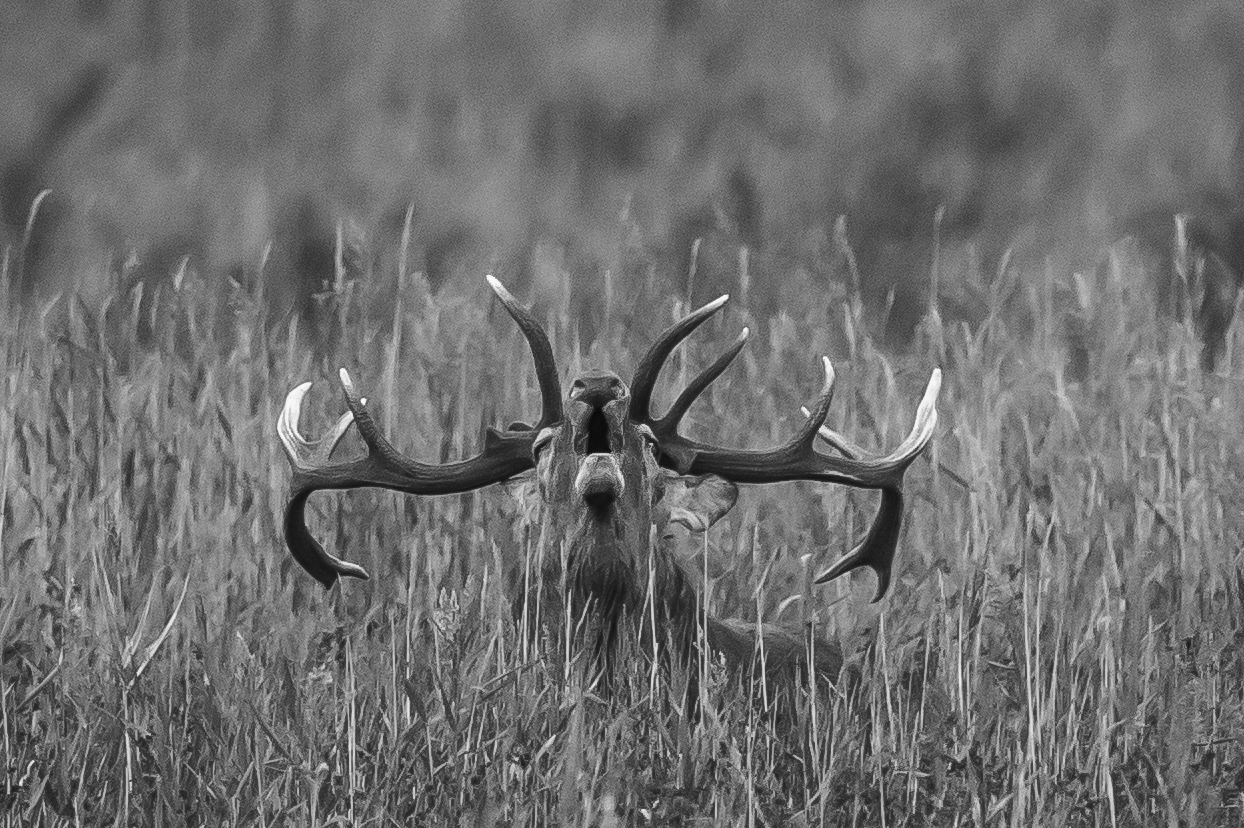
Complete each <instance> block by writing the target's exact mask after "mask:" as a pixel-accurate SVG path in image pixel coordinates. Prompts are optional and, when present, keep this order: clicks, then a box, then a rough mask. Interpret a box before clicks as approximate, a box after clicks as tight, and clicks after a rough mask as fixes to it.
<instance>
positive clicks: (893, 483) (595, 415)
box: [277, 276, 941, 656]
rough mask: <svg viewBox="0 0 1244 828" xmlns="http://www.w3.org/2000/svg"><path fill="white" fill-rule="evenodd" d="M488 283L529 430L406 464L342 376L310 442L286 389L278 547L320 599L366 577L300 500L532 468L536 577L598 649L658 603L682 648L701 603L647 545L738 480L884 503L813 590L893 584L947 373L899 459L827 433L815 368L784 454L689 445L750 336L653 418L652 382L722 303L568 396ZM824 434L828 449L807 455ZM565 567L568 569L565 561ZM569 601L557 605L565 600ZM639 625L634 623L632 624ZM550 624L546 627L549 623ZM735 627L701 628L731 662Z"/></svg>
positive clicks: (546, 356)
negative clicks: (809, 486) (906, 507)
mask: <svg viewBox="0 0 1244 828" xmlns="http://www.w3.org/2000/svg"><path fill="white" fill-rule="evenodd" d="M487 278H488V283H489V285H490V286H491V287H492V290H493V292H494V293H496V295H497V297H498V298H499V299H500V301H501V303H502V305H504V307H505V309H506V310H507V311H508V312H509V314H510V316H511V317H513V319H514V321H515V322H517V323H518V326H519V328H520V329H521V330H522V332H523V335H524V336H525V338H526V340H527V343H528V345H529V346H530V348H531V352H532V356H533V357H534V359H535V365H536V377H537V380H538V382H539V386H540V399H541V415H540V419H539V421H538V422H537V423H536V424H535V425H534V426H531V427H528V426H525V425H522V424H516V425H515V426H511V428H510V429H509V430H507V431H498V430H496V429H489V430H488V431H487V433H486V436H485V440H484V447H483V450H482V451H481V452H480V453H479V454H478V455H476V456H475V457H472V458H470V459H466V460H462V461H460V462H456V463H448V464H444V465H437V464H428V463H421V462H418V461H416V460H412V459H410V458H408V457H405V456H404V455H402V454H401V453H400V452H398V451H397V450H396V449H395V448H394V447H393V446H392V444H390V443H389V441H388V440H387V439H386V438H385V437H384V435H383V434H381V433H380V430H379V429H378V428H377V426H376V423H375V421H374V420H373V419H372V417H371V414H370V412H369V411H368V408H367V405H366V400H365V399H363V398H362V397H360V396H359V394H358V392H357V391H356V390H355V387H354V383H353V382H352V380H351V378H350V375H349V374H348V373H346V371H345V370H344V369H342V371H341V386H342V389H343V391H344V393H345V402H346V406H347V408H348V409H349V410H348V411H347V412H346V413H345V414H343V415H342V416H341V418H340V419H339V420H338V421H337V423H336V425H335V426H334V427H333V428H332V429H330V430H329V432H328V433H327V434H326V435H325V436H324V437H322V438H321V439H319V440H317V441H309V440H307V439H305V438H304V437H303V436H302V435H301V434H300V432H299V429H298V423H299V419H300V414H301V408H302V401H303V398H304V397H305V395H306V393H307V391H308V389H309V388H310V387H311V384H310V383H304V384H302V385H300V386H298V387H297V388H295V389H294V390H293V391H291V392H290V393H289V396H288V397H287V399H286V401H285V408H284V410H283V411H282V412H281V415H280V418H279V419H278V421H277V432H278V434H279V435H280V438H281V443H282V444H283V445H284V447H285V451H286V454H287V455H288V456H289V461H290V463H291V464H292V466H293V470H294V476H293V481H292V484H291V491H290V496H289V502H288V505H287V507H286V512H285V540H286V544H287V545H288V547H289V550H290V552H291V553H292V554H293V556H294V558H295V560H297V561H298V563H299V564H301V565H302V567H303V568H304V569H306V570H307V572H309V573H310V574H311V575H312V576H314V577H315V578H316V579H317V580H318V581H319V582H320V583H322V584H323V585H324V586H325V587H331V586H332V585H333V584H334V583H335V582H336V581H337V579H338V578H339V577H341V576H343V575H344V576H349V577H354V578H366V577H368V576H367V572H366V571H365V570H364V569H363V568H362V567H360V566H357V565H355V564H352V563H349V562H347V561H344V560H341V559H340V558H337V557H334V556H333V555H331V554H329V553H328V552H327V551H326V550H325V549H324V547H323V546H322V545H321V544H320V543H319V542H318V541H317V540H316V539H315V538H314V537H313V536H312V535H311V533H310V532H309V531H308V529H307V526H306V523H305V514H304V511H305V507H306V502H307V498H308V497H309V496H310V495H311V494H312V493H313V492H315V491H318V490H322V489H350V488H356V487H362V486H374V487H380V488H386V489H393V490H396V491H400V492H406V493H408V494H414V495H442V494H453V493H458V492H466V491H470V490H473V489H478V488H481V487H484V486H488V485H490V484H493V483H498V482H501V481H504V480H507V479H509V478H513V477H515V476H517V475H520V474H522V473H523V472H527V471H529V470H533V469H534V475H532V476H531V478H530V484H529V485H531V486H533V487H534V488H535V489H536V491H537V492H538V498H539V501H540V504H541V508H540V522H541V526H540V532H541V536H542V537H544V538H545V539H546V542H547V544H546V545H547V546H548V547H550V548H551V550H552V554H549V555H547V556H545V568H544V573H543V574H544V577H545V580H546V583H549V584H550V585H551V586H557V585H558V584H564V585H565V586H566V587H567V588H568V589H569V590H570V591H572V593H573V601H574V610H575V612H576V614H577V615H579V614H582V615H587V616H591V619H592V621H593V625H594V626H595V628H596V629H597V630H598V631H599V632H600V633H601V636H602V637H601V638H599V639H598V644H602V645H603V646H604V647H606V648H608V647H610V646H611V645H612V641H613V636H614V632H615V631H616V624H617V620H618V619H619V618H620V617H621V615H622V614H623V613H624V611H625V610H627V609H630V610H632V611H634V610H638V609H640V608H642V607H644V606H645V604H644V601H645V600H648V601H651V608H652V615H653V616H654V617H659V620H660V621H664V622H666V623H672V624H673V625H674V629H675V630H676V637H678V638H680V639H682V640H683V642H684V643H685V642H686V640H687V639H688V638H689V633H688V631H689V630H694V625H695V622H696V618H697V617H698V615H697V614H698V611H699V610H698V608H699V603H698V599H697V597H696V595H695V592H694V590H693V589H692V588H691V586H690V584H691V583H692V579H691V578H689V577H686V576H685V575H684V574H683V573H682V572H681V570H680V569H679V567H678V564H677V563H676V561H675V560H674V559H673V555H672V553H671V552H669V551H668V550H667V549H665V548H664V547H662V546H661V545H660V544H659V543H654V542H653V540H652V538H653V534H654V533H653V532H652V527H653V526H654V524H658V523H661V522H662V521H674V522H681V523H684V524H686V525H687V526H689V527H691V528H692V529H704V528H706V527H707V526H709V525H711V524H712V523H713V522H714V521H716V520H717V519H718V518H720V517H721V516H722V515H723V514H724V513H725V512H726V511H727V510H728V509H729V508H730V507H731V506H732V505H733V503H734V499H735V494H736V488H735V484H737V483H778V482H783V481H791V480H814V481H820V482H826V483H841V484H846V485H848V486H856V487H860V488H866V489H876V490H879V491H880V493H881V498H880V505H879V507H878V511H877V515H876V517H875V518H874V520H873V523H872V527H871V528H870V529H869V531H868V533H867V535H866V536H865V538H864V540H863V542H862V543H860V545H859V546H858V547H856V549H855V550H854V551H852V552H851V553H850V554H848V555H847V556H845V557H844V558H842V559H841V560H840V561H838V562H837V563H836V564H834V565H833V566H832V567H830V568H829V569H828V570H826V571H825V572H823V573H822V574H821V575H820V576H819V577H818V578H817V579H816V580H817V583H823V582H825V581H828V580H830V579H832V578H836V577H838V576H839V575H842V574H844V573H846V572H849V571H851V570H854V569H856V568H859V567H865V566H866V567H870V568H871V569H873V571H874V572H875V573H876V575H877V592H876V595H875V597H874V599H873V600H874V601H876V600H880V599H881V598H882V597H883V596H884V595H885V593H886V591H887V589H888V587H889V583H890V570H891V566H892V563H893V560H894V553H895V549H896V547H897V544H898V539H899V530H900V526H901V521H902V515H903V474H904V472H905V471H906V469H907V467H908V466H909V465H910V464H911V462H912V461H913V460H915V458H916V457H917V456H919V454H920V452H921V451H922V450H923V449H924V447H925V446H926V445H927V444H928V442H929V440H930V439H931V438H932V436H933V431H934V428H935V426H936V424H937V409H936V403H937V395H938V391H939V389H940V386H941V372H940V370H939V369H934V370H933V373H932V376H931V377H930V379H929V384H928V387H927V388H926V390H925V393H924V399H923V400H922V401H921V403H920V405H919V408H918V409H917V413H916V419H915V425H914V426H913V428H912V430H911V433H910V434H909V435H908V436H907V439H905V440H904V441H903V443H902V444H901V445H900V446H899V447H898V448H897V449H896V450H895V451H894V452H892V453H890V454H888V455H885V456H870V455H869V454H868V453H867V452H865V451H864V450H862V449H860V448H859V447H858V446H856V445H854V444H853V443H852V442H851V441H849V440H848V439H847V438H845V437H844V436H842V435H841V434H838V433H837V432H834V431H832V430H830V429H829V428H827V427H825V425H824V422H825V418H826V415H827V414H828V413H829V406H830V401H831V398H832V393H833V381H834V371H833V366H832V365H831V364H830V362H829V360H828V359H824V360H823V364H824V370H825V384H824V387H823V389H822V390H821V395H820V397H819V399H818V400H817V401H816V403H815V404H814V405H813V406H812V408H811V410H810V411H809V412H808V413H807V420H806V421H805V422H804V423H803V425H802V427H801V428H800V429H799V431H798V433H796V434H795V435H794V436H793V437H792V438H791V440H790V441H789V442H787V443H785V444H784V445H781V446H778V447H777V448H772V449H765V450H751V449H734V448H726V447H722V446H717V445H713V444H710V443H703V442H699V441H697V440H692V439H690V438H688V437H686V436H684V435H682V434H679V432H678V425H679V423H680V421H681V420H682V418H683V416H684V415H685V414H686V412H687V410H688V409H689V408H690V407H691V405H692V403H693V402H694V401H695V400H696V399H697V398H698V397H699V396H700V394H702V393H703V392H704V390H705V389H706V388H707V387H708V386H709V384H710V383H712V382H713V380H715V379H716V378H717V377H718V376H720V374H721V373H722V372H723V371H724V370H725V369H726V367H727V366H728V365H729V364H730V363H731V362H732V361H733V360H734V358H735V357H736V356H738V354H739V352H740V351H741V350H742V348H743V346H744V344H745V343H746V341H747V333H748V332H747V329H746V328H744V329H743V332H742V334H741V335H740V336H739V337H738V339H736V340H735V342H734V344H733V345H732V346H731V347H730V348H728V349H727V350H726V351H725V353H723V354H722V355H721V356H720V357H719V358H718V359H717V360H716V361H715V362H713V364H712V365H710V366H709V367H708V368H707V369H705V370H704V371H703V372H702V373H700V374H699V375H698V376H696V377H695V378H694V379H693V380H692V381H691V383H690V384H689V385H688V386H687V387H686V389H684V390H683V391H682V393H680V394H679V395H678V397H677V398H676V399H675V401H674V403H673V404H672V405H671V406H670V408H669V410H668V411H667V412H666V413H665V414H664V415H662V416H660V417H657V416H655V415H654V414H653V413H652V411H651V407H652V393H653V387H654V385H655V383H656V379H657V376H658V374H659V373H660V371H661V368H662V366H663V365H664V364H665V361H666V359H667V358H668V357H669V355H670V353H671V352H672V351H673V349H674V348H675V347H676V346H677V345H678V344H679V343H680V342H682V340H684V339H685V338H686V337H687V336H688V335H690V334H691V333H692V332H693V331H694V330H695V329H696V328H698V327H699V326H700V325H701V324H703V323H704V322H705V320H707V319H708V318H709V317H711V316H712V315H713V314H715V313H716V312H717V311H718V310H720V309H721V307H722V306H723V305H724V304H725V303H726V301H727V298H728V297H725V296H723V297H721V298H719V299H717V300H715V301H713V302H710V303H709V304H707V305H705V306H704V307H702V308H700V309H699V310H697V311H695V312H694V313H692V314H691V315H689V316H687V317H686V318H684V319H682V320H680V321H679V322H677V323H675V324H674V325H673V326H671V327H670V328H669V329H668V330H666V331H665V332H664V333H663V334H662V335H661V336H660V337H659V338H658V339H657V341H656V342H655V343H654V344H653V345H652V347H651V348H649V349H648V352H647V353H646V354H645V355H644V357H643V358H642V359H641V360H640V362H639V367H638V368H637V369H636V371H635V375H634V377H633V378H632V380H631V382H630V384H629V385H627V384H626V383H625V382H623V381H622V379H621V378H619V377H618V376H617V375H615V374H613V373H609V372H601V371H593V372H588V373H584V374H582V375H580V376H579V377H577V378H576V379H574V380H573V382H572V383H571V385H570V390H569V392H568V393H566V394H565V396H564V397H563V394H562V389H561V383H560V381H559V379H558V372H557V368H556V365H555V363H554V360H553V353H552V349H551V347H550V345H549V339H548V336H547V335H546V334H545V332H544V330H543V329H542V328H541V327H540V325H539V323H538V322H537V321H536V319H535V317H533V316H532V315H531V313H530V312H529V311H528V310H527V309H526V308H524V307H523V306H521V305H520V304H519V303H518V302H517V301H515V299H514V297H513V296H511V295H510V293H509V291H507V290H506V289H505V288H504V287H503V286H502V285H501V283H500V282H498V281H497V280H496V279H494V278H492V277H491V276H489V277H487ZM351 423H353V424H354V425H355V426H356V427H357V428H358V431H359V434H360V436H361V437H362V439H363V442H364V443H365V444H366V446H367V455H366V456H365V457H362V458H359V459H355V460H349V461H342V462H334V461H333V459H332V454H333V451H334V449H335V448H336V446H337V444H338V443H339V442H340V440H341V438H342V437H343V436H344V435H345V433H346V431H347V430H348V429H349V427H350V425H351ZM818 436H819V437H820V439H822V440H823V441H824V442H825V443H826V444H828V446H829V447H830V448H831V449H832V450H833V451H834V453H832V454H831V453H824V452H822V451H820V450H818V449H817V448H816V446H815V445H814V443H815V441H816V440H817V438H818ZM562 561H564V562H565V570H564V571H563V570H562V569H561V568H560V567H561V562H562ZM567 597H568V596H561V598H562V599H565V598H567ZM636 614H637V613H636ZM552 615H553V614H546V616H545V617H552ZM738 630H739V625H737V624H736V625H731V624H730V623H729V622H722V621H716V620H714V619H709V629H708V631H707V632H708V639H709V643H710V644H712V645H714V646H718V647H719V648H721V649H725V650H727V651H738V650H741V649H746V650H747V652H735V653H734V654H736V655H740V656H747V655H749V654H750V647H746V648H745V647H743V646H742V645H741V644H740V633H739V632H738Z"/></svg>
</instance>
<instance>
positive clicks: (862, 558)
mask: <svg viewBox="0 0 1244 828" xmlns="http://www.w3.org/2000/svg"><path fill="white" fill-rule="evenodd" d="M941 389H942V369H941V368H934V369H933V373H932V374H931V375H930V376H929V384H928V385H927V386H925V389H924V397H923V398H922V399H921V400H920V405H919V406H918V407H917V409H916V417H915V422H914V423H913V425H912V428H911V432H910V433H908V435H907V437H906V439H904V440H903V442H902V443H900V444H899V447H898V448H897V449H895V450H894V451H893V452H891V453H890V454H889V455H887V456H886V457H883V458H879V459H878V460H877V461H875V462H877V463H878V464H879V465H880V464H897V463H902V464H904V465H905V464H906V463H910V462H911V461H912V460H914V459H915V458H916V457H917V456H919V454H920V452H922V451H924V448H925V446H927V445H928V444H929V440H931V439H932V438H933V431H934V430H935V429H936V428H937V396H938V394H939V393H941ZM809 422H811V420H809ZM818 431H819V433H820V436H821V437H822V439H825V440H826V441H827V442H829V443H830V445H833V446H834V447H835V448H838V449H839V450H840V451H843V446H844V445H845V446H846V447H847V449H848V450H849V451H854V452H855V455H854V456H856V457H862V456H864V455H865V452H864V451H863V450H862V449H860V448H859V447H858V446H855V445H853V444H851V443H850V442H849V441H846V438H845V437H843V436H842V435H841V434H838V433H837V432H836V431H833V430H832V429H828V428H825V427H824V426H821V428H820V429H819V430H818ZM826 432H828V434H827V433H826ZM843 453H844V454H846V453H847V452H846V451H843ZM847 456H849V457H850V456H852V455H849V454H848V455H847ZM902 517H903V492H902V490H901V489H886V490H884V491H883V492H882V493H881V505H880V506H878V508H877V516H876V517H875V518H874V519H873V523H872V527H871V528H870V529H869V530H868V534H867V535H866V536H865V537H864V540H863V541H862V542H861V543H860V545H859V546H857V547H855V549H853V550H851V552H850V553H849V554H847V555H845V556H844V557H843V558H842V559H841V560H839V561H838V562H837V563H835V564H834V565H833V566H831V567H830V568H829V569H827V570H825V571H824V572H822V573H821V574H820V575H818V576H817V577H816V583H818V584H823V583H825V582H827V581H832V580H833V579H834V578H837V577H838V576H839V575H844V574H846V573H847V572H850V571H851V570H853V569H859V568H860V567H864V566H866V567H868V568H870V569H872V570H873V572H875V573H876V574H877V591H876V593H875V594H874V595H873V603H876V602H877V601H880V600H881V599H882V598H884V597H885V594H886V592H887V591H888V590H889V588H890V570H891V567H892V566H893V564H894V553H895V550H896V549H897V548H898V535H899V529H900V528H901V527H902Z"/></svg>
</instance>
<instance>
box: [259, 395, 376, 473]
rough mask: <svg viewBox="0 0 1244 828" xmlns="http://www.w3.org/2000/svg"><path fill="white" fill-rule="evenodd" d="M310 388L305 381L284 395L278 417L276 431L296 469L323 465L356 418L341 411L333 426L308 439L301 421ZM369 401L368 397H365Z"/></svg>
mask: <svg viewBox="0 0 1244 828" xmlns="http://www.w3.org/2000/svg"><path fill="white" fill-rule="evenodd" d="M310 390H311V383H309V382H304V383H303V384H302V385H299V386H298V387H297V388H295V389H294V390H293V391H290V392H289V394H287V395H286V397H285V407H284V408H282V409H281V414H280V416H279V417H278V418H277V421H276V433H277V435H278V436H279V437H280V438H281V445H282V446H283V447H284V448H285V455H286V456H287V457H288V458H289V462H290V463H291V464H292V465H293V466H294V468H296V469H312V468H315V467H316V466H322V465H324V464H325V463H327V462H328V460H329V458H330V457H332V454H333V451H334V450H335V449H336V448H337V444H338V443H340V442H341V438H342V437H344V436H345V434H346V431H347V430H348V429H349V428H350V423H352V422H354V414H353V413H352V412H350V411H347V412H346V413H345V414H342V415H341V416H340V417H339V418H338V419H337V422H336V423H334V424H333V427H332V428H330V429H329V430H328V433H327V434H325V435H324V436H323V437H321V438H320V439H318V440H308V439H307V438H305V437H303V436H302V432H301V431H299V429H298V423H299V422H301V420H302V401H303V399H304V398H305V397H306V396H307V392H308V391H310ZM363 402H364V403H366V402H367V401H366V400H363Z"/></svg>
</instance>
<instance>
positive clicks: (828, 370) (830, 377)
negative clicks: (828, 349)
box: [821, 356, 834, 394]
mask: <svg viewBox="0 0 1244 828" xmlns="http://www.w3.org/2000/svg"><path fill="white" fill-rule="evenodd" d="M821 364H822V365H823V366H824V368H825V390H823V391H821V394H828V393H829V389H831V388H833V387H834V363H832V362H830V361H829V357H827V356H823V357H821Z"/></svg>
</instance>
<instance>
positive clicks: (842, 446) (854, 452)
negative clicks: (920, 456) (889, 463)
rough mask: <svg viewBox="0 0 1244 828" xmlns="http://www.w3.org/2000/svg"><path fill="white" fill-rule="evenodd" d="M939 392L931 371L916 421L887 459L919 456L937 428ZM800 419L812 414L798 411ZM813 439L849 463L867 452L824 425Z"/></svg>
mask: <svg viewBox="0 0 1244 828" xmlns="http://www.w3.org/2000/svg"><path fill="white" fill-rule="evenodd" d="M941 389H942V369H941V368H934V369H933V373H932V375H930V377H929V383H928V385H927V386H926V387H925V389H924V397H923V398H922V399H921V400H920V405H919V407H918V408H917V409H916V418H915V421H914V423H913V424H912V428H911V432H910V433H908V435H907V436H906V437H905V438H904V439H903V442H902V443H900V444H899V447H898V448H896V449H895V450H894V451H893V452H892V453H891V454H890V456H891V457H896V456H903V455H906V454H909V453H911V452H912V451H913V450H914V451H915V452H916V453H919V452H920V450H921V449H923V448H924V447H925V446H926V445H928V442H929V440H931V439H932V438H933V431H934V429H935V428H936V427H937V396H938V394H939V393H941ZM799 410H800V411H801V412H803V416H805V417H811V416H812V412H810V411H808V409H807V408H800V409H799ZM817 435H818V436H819V437H820V438H821V439H822V440H824V441H825V442H827V443H829V444H830V445H831V446H833V447H834V448H835V449H837V450H838V451H839V452H840V453H841V454H842V455H844V456H845V457H849V458H851V459H853V460H854V459H859V458H861V457H867V456H868V454H869V452H868V449H866V448H864V447H863V446H861V445H859V444H858V443H855V442H853V441H852V440H851V439H850V438H849V437H847V436H846V435H845V434H843V433H841V432H839V431H834V430H833V429H832V428H830V427H829V426H827V425H822V426H821V427H820V428H819V429H817Z"/></svg>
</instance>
